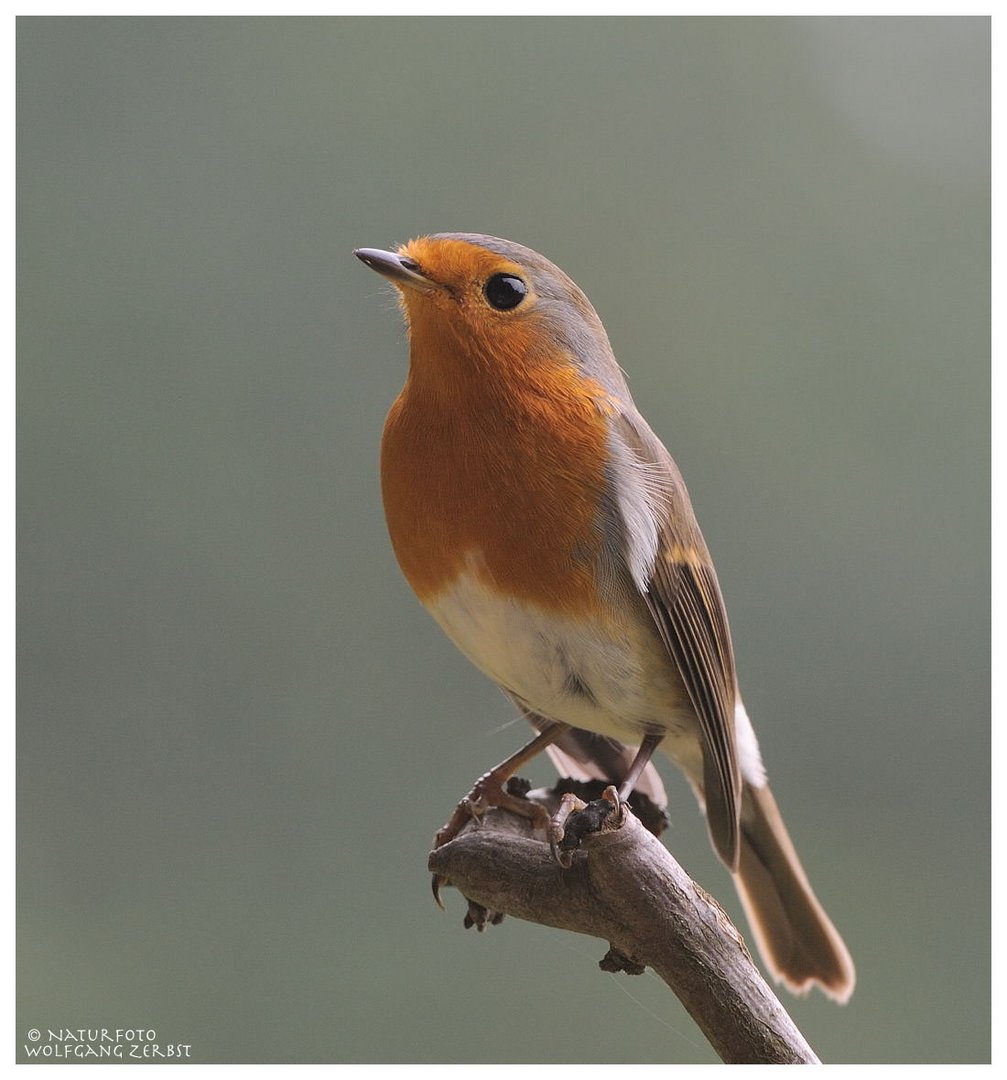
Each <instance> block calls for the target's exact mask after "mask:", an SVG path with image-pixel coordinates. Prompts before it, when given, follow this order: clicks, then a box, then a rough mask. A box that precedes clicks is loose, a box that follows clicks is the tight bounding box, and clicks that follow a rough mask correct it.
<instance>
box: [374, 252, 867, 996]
mask: <svg viewBox="0 0 1007 1080" xmlns="http://www.w3.org/2000/svg"><path fill="white" fill-rule="evenodd" d="M354 254H355V255H356V256H357V258H359V259H360V260H361V261H362V262H363V263H364V264H366V265H367V266H368V267H370V268H371V269H372V270H375V271H377V272H378V273H379V274H381V275H382V276H383V277H384V278H386V279H387V280H388V281H390V282H391V283H392V284H393V285H394V286H395V287H396V289H397V293H398V299H399V302H400V305H401V308H402V311H403V314H404V317H405V322H406V327H407V334H408V339H409V367H408V373H407V375H406V379H405V384H404V386H403V388H402V390H401V392H400V394H399V395H398V397H397V398H396V399H395V401H394V403H393V404H392V406H391V409H390V411H389V413H388V415H387V418H386V421H385V426H384V431H383V435H382V440H381V467H380V473H381V491H382V500H383V504H384V510H385V518H386V523H387V527H388V532H389V536H390V539H391V543H392V547H393V550H394V553H395V556H396V559H397V561H398V563H399V566H400V568H401V570H402V572H403V574H404V576H405V578H406V579H407V581H408V582H409V584H410V586H411V587H412V589H413V591H414V592H415V594H416V596H417V597H418V599H419V600H420V602H421V603H422V604H423V606H424V607H425V608H426V609H427V610H428V611H429V613H430V614H431V615H432V616H433V618H434V619H435V620H436V621H437V623H439V624H440V626H441V628H442V629H443V630H444V631H445V633H446V634H447V636H448V637H449V638H450V639H451V641H452V642H453V643H454V644H455V645H456V646H457V647H458V649H459V650H460V651H461V652H462V653H463V654H464V655H465V656H466V657H467V658H468V659H469V660H470V661H471V662H472V663H473V664H474V665H475V666H476V667H477V668H478V669H480V670H481V671H482V672H483V673H485V674H486V675H487V676H488V677H489V678H490V679H492V680H493V682H495V683H496V684H497V685H498V686H499V687H500V688H501V689H502V690H503V691H504V692H505V694H507V695H508V696H509V697H510V698H511V699H512V700H513V702H514V703H515V705H516V706H517V708H518V710H519V711H520V712H521V713H522V714H523V715H524V716H525V717H527V718H528V720H529V721H530V722H531V724H532V725H533V728H535V729H536V731H537V734H536V735H535V736H534V738H533V739H532V740H531V741H530V742H529V743H528V744H527V745H526V746H524V747H522V748H521V749H520V750H518V751H517V752H515V753H514V754H513V755H511V756H510V757H509V758H507V759H506V761H504V762H501V763H500V765H498V766H496V768H494V769H492V770H490V772H489V773H487V774H486V775H485V776H483V777H482V778H481V781H480V782H479V783H478V784H477V785H476V787H475V788H474V789H473V792H474V798H472V799H469V800H467V801H466V800H463V803H462V804H459V809H458V810H457V811H456V813H455V815H454V816H453V818H452V819H451V821H450V822H449V823H448V825H447V826H445V829H443V830H441V832H440V833H439V834H438V837H437V839H436V841H435V843H444V842H446V840H448V839H450V838H451V836H452V835H454V833H456V832H457V830H458V828H459V826H460V824H461V822H462V821H463V820H464V817H465V813H466V811H470V810H472V809H473V807H474V803H475V802H478V801H479V800H482V801H483V802H484V803H489V804H491V805H500V806H510V807H511V808H512V809H515V810H517V811H518V812H519V813H525V814H526V815H527V814H528V810H527V807H528V806H529V805H530V804H529V802H528V800H523V799H519V798H517V797H516V796H515V795H512V794H509V793H508V792H507V791H506V790H505V788H504V782H505V781H506V780H507V779H508V778H509V777H510V776H511V775H513V774H514V773H515V772H516V771H517V769H518V768H520V767H521V766H522V765H523V764H524V763H525V762H527V761H528V760H530V759H531V758H532V757H533V756H535V755H536V754H538V753H539V752H541V751H542V750H545V751H546V752H547V753H548V754H549V756H550V757H551V758H552V760H553V762H554V763H555V764H556V766H557V767H558V768H559V769H560V771H561V772H564V771H565V772H566V773H567V774H568V775H571V776H574V777H575V778H579V779H590V778H594V779H602V780H607V781H614V782H617V783H619V784H620V785H621V786H620V787H619V796H620V797H621V798H626V797H627V796H628V794H629V793H630V792H631V791H632V790H634V788H636V789H637V790H643V791H645V792H647V793H649V794H652V795H653V796H655V797H656V798H657V799H658V800H659V801H660V800H662V799H666V796H665V795H664V789H663V785H662V784H661V781H660V777H659V775H658V774H657V772H656V770H655V769H654V764H653V761H652V756H653V754H654V752H655V751H656V750H660V751H661V753H662V755H663V756H665V757H667V758H669V759H670V760H671V761H672V762H674V764H675V765H677V766H678V767H679V768H680V769H681V770H682V771H683V772H684V774H685V776H686V777H687V778H688V780H689V782H690V784H691V786H692V788H693V790H694V792H695V794H696V797H697V799H698V801H699V804H700V807H701V809H702V810H704V811H705V814H706V820H707V825H708V830H709V834H710V839H711V842H712V845H713V848H714V850H715V852H716V854H717V855H718V856H719V858H720V859H721V861H722V862H723V863H724V864H725V866H726V867H727V869H728V870H729V871H730V873H731V874H732V876H733V879H734V882H735V885H736V886H737V890H738V894H739V896H740V899H741V903H742V906H743V909H744V911H745V914H746V917H747V919H748V922H749V924H750V926H751V929H752V932H753V935H754V938H755V941H756V943H757V945H758V947H759V951H760V953H761V954H762V957H763V960H764V963H765V965H766V967H767V969H768V971H769V972H770V974H771V975H772V976H773V978H774V979H775V980H776V981H777V982H778V983H782V984H783V985H785V986H786V987H787V988H788V989H789V990H791V991H793V992H794V993H796V994H806V993H807V992H808V991H809V990H810V989H811V988H812V987H818V988H819V989H820V990H821V991H823V992H824V993H825V994H826V995H827V996H828V997H829V998H831V999H833V1000H835V1001H837V1002H839V1003H845V1002H846V1001H847V1000H848V999H849V997H850V995H851V994H852V992H853V987H854V983H855V971H854V966H853V961H852V959H851V957H850V953H849V950H848V949H847V947H846V945H845V943H844V942H843V939H842V937H841V936H840V934H839V932H838V931H837V930H836V928H835V926H834V925H833V923H832V921H831V920H830V919H829V917H828V915H827V914H826V913H825V910H824V908H823V907H822V905H821V904H820V903H819V901H818V899H817V897H816V896H815V893H814V891H813V890H812V888H811V885H810V884H809V882H808V878H807V875H806V874H805V872H804V869H803V867H802V865H801V862H800V860H799V858H798V856H797V853H796V851H795V849H794V846H793V843H792V842H791V839H790V836H789V834H788V832H787V829H786V826H785V825H784V822H783V818H782V817H781V815H780V811H779V809H778V808H777V804H776V801H775V799H774V797H773V795H772V792H771V791H770V788H769V786H768V783H767V779H766V770H765V767H764V765H763V762H762V758H761V755H760V751H759V744H758V741H757V739H756V736H755V732H754V730H753V727H752V724H751V721H750V720H749V717H748V713H747V712H746V710H745V706H744V704H743V702H742V699H741V695H740V692H739V689H738V681H737V675H736V669H735V659H734V650H733V646H732V641H731V633H730V629H729V626H728V620H727V613H726V609H725V605H724V600H723V595H722V592H721V588H720V585H719V583H718V579H717V574H716V571H715V569H714V564H713V560H712V558H711V556H710V552H709V549H708V547H707V544H706V541H705V540H704V538H703V534H702V532H701V531H700V528H699V524H698V522H697V520H696V515H695V512H694V510H693V507H692V503H691V501H690V498H689V494H688V491H687V490H686V486H685V483H684V481H683V479H682V475H681V473H680V472H679V469H678V467H677V466H676V464H675V462H674V460H673V459H672V457H671V455H670V453H669V452H668V450H667V449H666V448H665V446H664V444H663V443H662V442H661V440H660V439H659V438H658V437H657V435H655V434H654V432H653V431H652V430H651V428H650V426H649V425H648V424H647V422H646V420H644V418H643V416H642V415H641V414H640V412H639V410H638V409H637V407H636V405H635V404H634V401H633V398H632V396H631V394H630V391H629V387H628V385H627V382H626V378H625V375H624V373H623V371H622V369H621V368H620V366H619V364H618V362H617V361H616V358H615V355H614V353H613V350H612V346H611V343H610V341H609V338H608V335H607V333H606V331H605V328H604V326H603V325H602V322H601V319H600V318H599V316H598V314H597V312H596V311H595V309H594V307H593V306H592V304H591V302H590V301H589V300H588V298H587V297H586V296H585V294H584V293H583V292H582V291H581V289H580V288H579V287H578V286H577V285H576V284H575V282H574V281H573V280H572V279H571V278H570V277H568V276H567V275H566V274H565V273H564V272H563V271H562V270H560V269H559V267H557V266H555V265H554V264H553V263H552V262H550V261H549V260H548V259H546V258H545V257H544V256H542V255H540V254H538V253H537V252H536V251H534V250H532V249H531V248H528V247H524V246H523V245H521V244H518V243H515V242H512V241H509V240H504V239H501V238H499V237H495V236H489V235H485V234H482V233H464V232H458V233H437V234H433V235H428V236H421V237H418V238H416V239H413V240H410V241H409V242H408V243H406V244H404V245H400V246H398V247H397V248H396V250H394V251H387V250H383V249H379V248H358V249H356V250H355V251H354ZM613 773H616V774H617V775H613ZM435 894H436V885H435Z"/></svg>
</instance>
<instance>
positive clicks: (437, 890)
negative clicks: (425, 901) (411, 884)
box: [430, 874, 448, 911]
mask: <svg viewBox="0 0 1007 1080" xmlns="http://www.w3.org/2000/svg"><path fill="white" fill-rule="evenodd" d="M447 883H448V879H447V878H446V877H442V876H441V875H440V874H434V875H433V877H432V878H431V879H430V888H431V889H432V890H433V894H434V900H435V901H436V903H437V906H438V907H439V908H440V909H441V911H446V910H447V908H445V907H444V901H443V900H442V899H441V886H442V885H447Z"/></svg>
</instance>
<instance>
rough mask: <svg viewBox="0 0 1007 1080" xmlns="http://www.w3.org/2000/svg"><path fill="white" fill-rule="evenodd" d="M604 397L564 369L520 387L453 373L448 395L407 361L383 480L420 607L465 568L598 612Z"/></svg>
mask: <svg viewBox="0 0 1007 1080" xmlns="http://www.w3.org/2000/svg"><path fill="white" fill-rule="evenodd" d="M415 344H416V343H415V341H414V346H415ZM443 374H444V373H443V372H442V373H440V375H441V376H443ZM603 401H604V394H603V393H602V392H601V390H600V388H598V387H595V386H593V384H590V383H587V382H585V380H583V378H582V377H581V376H580V375H579V374H578V373H577V372H576V370H575V369H574V368H572V367H570V366H553V367H543V368H541V369H539V370H536V371H535V372H532V373H528V372H525V373H523V375H522V378H521V379H520V380H506V379H499V378H498V379H494V378H487V377H485V373H483V374H480V375H478V376H477V375H475V374H472V373H470V374H466V375H459V374H458V372H455V373H454V376H453V378H452V381H451V384H450V392H447V393H446V392H445V388H444V384H443V379H441V381H440V382H439V383H436V384H435V383H434V381H433V380H431V379H429V378H424V377H422V375H420V374H418V373H417V372H416V371H415V365H414V370H413V371H412V372H411V373H410V377H409V379H408V380H407V382H406V385H405V387H404V389H403V391H402V393H401V394H400V396H399V398H398V400H397V401H396V402H395V404H394V405H393V406H392V409H391V412H390V413H389V414H388V419H387V421H386V423H385V431H384V438H383V440H382V454H381V482H382V495H383V498H384V505H385V514H386V517H387V520H388V529H389V532H390V534H391V539H392V544H393V546H394V548H395V554H396V556H397V558H398V560H399V564H400V565H401V567H402V570H403V572H404V573H405V575H406V578H407V579H408V580H409V583H410V584H411V585H412V587H413V589H414V590H415V591H416V593H417V595H418V596H419V598H420V600H421V601H424V602H429V601H431V600H433V599H434V598H435V597H436V596H437V594H438V593H439V592H440V591H441V590H442V589H444V588H445V587H446V586H448V585H450V584H451V583H452V582H453V581H454V580H455V579H456V578H457V576H458V575H459V574H460V573H461V572H463V571H464V570H469V571H470V572H472V573H475V574H477V575H478V576H479V577H480V578H481V579H482V580H483V581H484V583H486V584H487V585H490V586H492V587H494V588H496V589H497V590H498V591H499V592H501V593H502V594H504V595H509V596H512V597H514V598H517V599H521V600H524V601H528V602H531V603H533V604H536V605H537V606H539V607H540V608H543V609H546V610H551V611H557V612H563V613H566V614H573V613H575V612H581V611H586V610H596V609H597V606H598V601H597V590H596V562H597V556H598V552H599V548H600V545H601V534H600V532H599V529H598V524H597V523H598V518H599V508H600V503H601V499H602V494H603V489H604V467H605V463H606V459H607V449H606V434H607V430H606V419H605V415H604V406H603V404H600V403H602V402H603Z"/></svg>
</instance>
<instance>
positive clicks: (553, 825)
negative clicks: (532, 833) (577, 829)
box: [547, 791, 587, 870]
mask: <svg viewBox="0 0 1007 1080" xmlns="http://www.w3.org/2000/svg"><path fill="white" fill-rule="evenodd" d="M586 806H587V803H585V802H582V801H581V800H580V799H578V798H577V796H576V795H574V794H573V793H572V792H569V791H568V792H567V793H566V794H565V795H564V796H563V798H562V800H561V801H560V804H559V809H558V810H557V811H556V813H555V814H553V816H552V818H550V820H549V826H548V829H547V833H548V836H549V850H550V851H551V852H552V857H553V858H554V859H555V860H556V862H558V863H559V864H560V866H562V867H563V869H564V870H569V869H570V867H571V866H572V865H573V852H572V851H565V850H563V849H562V848H561V847H560V844H562V842H563V838H564V837H565V836H566V823H567V820H568V818H569V817H570V816H571V814H576V813H578V812H579V811H581V810H583V809H585V808H586Z"/></svg>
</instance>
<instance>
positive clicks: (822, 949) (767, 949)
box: [734, 784, 856, 1003]
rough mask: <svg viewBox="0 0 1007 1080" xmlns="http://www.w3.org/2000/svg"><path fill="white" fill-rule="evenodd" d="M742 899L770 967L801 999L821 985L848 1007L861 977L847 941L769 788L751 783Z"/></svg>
mask: <svg viewBox="0 0 1007 1080" xmlns="http://www.w3.org/2000/svg"><path fill="white" fill-rule="evenodd" d="M734 880H735V884H736V885H737V887H738V895H739V896H740V897H741V903H742V905H743V906H744V909H745V914H746V915H747V916H748V921H749V923H750V924H751V927H752V932H753V933H754V935H755V940H756V942H757V944H758V946H759V951H760V952H761V953H762V956H763V959H764V960H765V962H766V965H767V966H768V967H769V969H770V971H771V972H772V974H773V975H774V977H775V978H776V979H777V980H778V981H781V982H783V983H784V984H785V985H786V986H787V987H788V988H789V989H790V990H792V991H794V992H795V993H798V994H803V993H807V991H808V990H810V989H811V987H812V986H813V985H816V984H817V985H818V986H820V987H821V989H822V990H823V991H824V992H825V993H826V994H827V995H828V996H829V997H830V998H832V999H833V1000H835V1001H838V1002H840V1003H844V1002H846V1001H848V1000H849V997H850V995H851V994H852V993H853V986H854V983H855V981H856V974H855V972H854V968H853V961H852V959H851V958H850V954H849V952H848V950H847V948H846V946H845V945H844V944H843V939H842V938H841V937H840V936H839V933H838V931H837V930H836V928H835V927H834V926H833V925H832V922H831V920H830V919H829V917H828V915H826V914H825V911H824V910H823V908H822V906H821V904H819V902H818V900H817V898H816V897H815V894H814V892H813V891H812V889H811V885H810V884H809V883H808V879H807V877H806V875H805V873H804V869H803V867H802V866H801V863H800V860H799V859H798V857H797V852H796V851H795V850H794V845H793V844H792V843H791V840H790V836H789V835H788V833H787V828H786V826H785V825H784V824H783V818H782V817H781V816H780V811H779V810H778V809H777V806H776V800H775V799H774V798H773V794H772V792H771V791H770V790H769V788H768V787H753V786H752V785H751V784H745V788H744V795H743V797H742V804H741V859H740V862H739V865H738V872H737V874H736V875H735V879H734Z"/></svg>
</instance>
